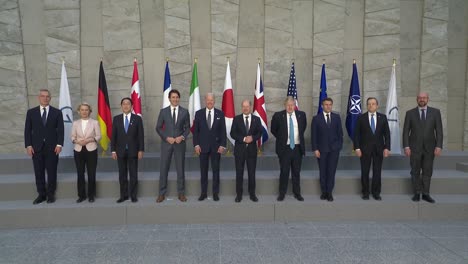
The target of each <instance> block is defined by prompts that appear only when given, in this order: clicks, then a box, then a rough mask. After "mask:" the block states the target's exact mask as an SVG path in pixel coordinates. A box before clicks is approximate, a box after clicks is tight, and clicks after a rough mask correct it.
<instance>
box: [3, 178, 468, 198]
mask: <svg viewBox="0 0 468 264" xmlns="http://www.w3.org/2000/svg"><path fill="white" fill-rule="evenodd" d="M360 173H361V172H360V171H359V170H338V171H337V174H336V185H335V191H334V194H337V195H341V194H344V195H346V194H350V195H358V194H360V193H361V182H360ZM209 177H210V178H211V174H210V176H209ZM382 177H383V179H382V193H383V194H411V193H412V187H411V180H410V176H409V171H408V170H384V171H383V172H382ZM176 178H177V177H176V174H175V172H170V173H169V183H168V188H169V189H168V194H169V195H174V194H176V193H177V191H176V187H177V184H176ZM244 178H245V179H246V178H247V173H244ZM256 178H257V188H256V191H257V194H260V195H276V194H277V193H278V184H279V172H278V171H275V170H262V171H257V172H256ZM244 185H245V187H244V190H247V180H245V181H244ZM158 186H159V172H155V171H149V172H140V173H139V185H138V188H139V190H138V195H139V196H141V197H155V196H156V195H157V193H158ZM301 188H302V193H303V194H304V195H319V194H320V183H319V172H318V171H316V170H303V171H302V173H301ZM220 189H221V190H220V195H221V196H225V195H235V171H224V170H223V171H222V172H221V186H220ZM289 189H291V184H289ZM208 190H209V193H211V179H210V181H209V189H208ZM431 193H433V194H468V174H467V173H463V172H460V171H456V170H435V171H434V174H433V178H432V183H431ZM186 194H187V195H193V196H196V195H199V194H200V173H199V172H198V171H189V172H186ZM36 195H37V193H36V187H35V183H34V175H33V174H32V173H31V174H4V175H2V176H0V201H14V200H33V199H34V198H35V197H36ZM118 196H119V182H118V173H117V172H100V173H98V175H97V197H98V198H116V197H118ZM76 197H77V190H76V174H75V173H60V174H59V179H58V187H57V198H58V199H71V198H76Z"/></svg>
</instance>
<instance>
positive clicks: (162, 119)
mask: <svg viewBox="0 0 468 264" xmlns="http://www.w3.org/2000/svg"><path fill="white" fill-rule="evenodd" d="M156 132H157V133H158V135H159V136H160V137H161V139H162V142H163V143H167V141H166V138H167V137H178V136H184V138H187V137H188V135H189V133H190V114H189V112H188V110H187V109H185V108H183V107H181V106H180V105H179V110H178V113H177V122H176V124H175V125H174V123H173V120H172V113H171V106H168V107H166V108H163V109H161V110H160V111H159V116H158V122H157V123H156ZM181 144H185V140H184V141H182V143H181Z"/></svg>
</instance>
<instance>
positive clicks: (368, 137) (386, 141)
mask: <svg viewBox="0 0 468 264" xmlns="http://www.w3.org/2000/svg"><path fill="white" fill-rule="evenodd" d="M376 117H377V119H376V122H377V124H376V127H375V134H374V133H372V130H371V127H370V123H369V115H368V112H365V113H364V114H362V115H360V116H359V118H358V121H357V124H356V128H355V131H354V140H353V143H354V149H361V151H363V152H366V153H369V152H371V151H372V150H373V148H374V147H375V148H376V150H377V151H378V152H381V151H383V150H384V149H388V150H390V129H389V127H388V121H387V117H386V116H385V115H384V114H382V113H378V112H377V113H376Z"/></svg>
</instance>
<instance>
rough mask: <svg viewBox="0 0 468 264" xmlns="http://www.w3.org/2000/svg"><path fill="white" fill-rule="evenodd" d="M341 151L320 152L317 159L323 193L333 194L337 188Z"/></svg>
mask: <svg viewBox="0 0 468 264" xmlns="http://www.w3.org/2000/svg"><path fill="white" fill-rule="evenodd" d="M339 157H340V152H339V151H332V152H320V158H318V159H317V162H318V165H319V171H320V189H321V190H322V193H332V192H333V188H334V187H335V173H336V167H337V166H338V158H339Z"/></svg>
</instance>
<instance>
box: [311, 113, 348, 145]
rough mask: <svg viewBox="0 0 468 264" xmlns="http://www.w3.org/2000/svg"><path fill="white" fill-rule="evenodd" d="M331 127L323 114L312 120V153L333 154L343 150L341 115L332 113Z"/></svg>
mask: <svg viewBox="0 0 468 264" xmlns="http://www.w3.org/2000/svg"><path fill="white" fill-rule="evenodd" d="M330 122H331V124H330V126H329V125H327V120H325V117H324V116H323V114H322V113H320V114H317V115H316V116H314V118H313V119H312V132H311V139H312V151H316V150H318V151H320V152H332V151H340V150H341V149H342V148H343V128H342V126H341V118H340V115H338V114H335V113H333V112H332V113H330Z"/></svg>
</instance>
